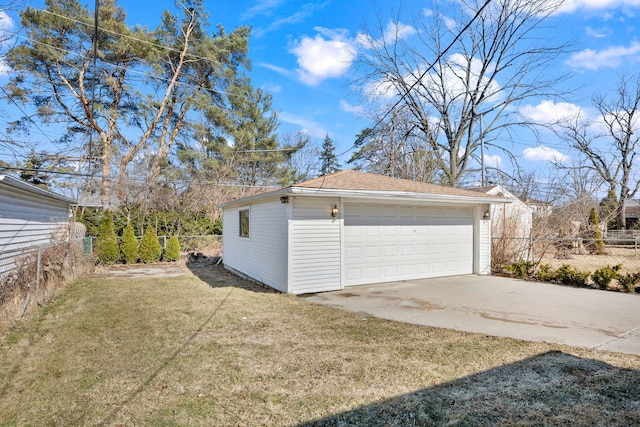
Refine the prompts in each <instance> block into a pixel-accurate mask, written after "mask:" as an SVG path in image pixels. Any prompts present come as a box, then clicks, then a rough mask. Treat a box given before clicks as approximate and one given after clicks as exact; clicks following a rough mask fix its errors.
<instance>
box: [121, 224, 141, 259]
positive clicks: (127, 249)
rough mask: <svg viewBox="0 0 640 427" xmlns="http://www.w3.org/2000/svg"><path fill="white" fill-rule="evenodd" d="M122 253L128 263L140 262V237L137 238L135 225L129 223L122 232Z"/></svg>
mask: <svg viewBox="0 0 640 427" xmlns="http://www.w3.org/2000/svg"><path fill="white" fill-rule="evenodd" d="M120 253H121V254H122V259H123V260H124V262H125V263H126V264H135V263H136V262H138V258H139V256H140V255H139V253H138V239H136V235H135V232H134V231H133V226H132V225H131V224H130V223H129V224H127V226H126V227H125V228H124V231H123V232H122V242H121V243H120Z"/></svg>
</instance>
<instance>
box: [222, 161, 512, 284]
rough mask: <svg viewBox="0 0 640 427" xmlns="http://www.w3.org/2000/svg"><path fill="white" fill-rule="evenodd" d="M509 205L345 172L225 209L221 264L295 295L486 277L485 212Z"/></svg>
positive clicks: (236, 202) (487, 227)
mask: <svg viewBox="0 0 640 427" xmlns="http://www.w3.org/2000/svg"><path fill="white" fill-rule="evenodd" d="M508 202H509V201H508V200H507V199H505V198H503V197H497V196H492V195H487V194H482V193H478V192H475V191H468V190H461V189H458V188H451V187H442V186H438V185H433V184H425V183H420V182H415V181H409V180H404V179H396V178H390V177H386V176H382V175H376V174H369V173H362V172H356V171H352V170H346V171H342V172H338V173H335V174H332V175H327V176H323V177H320V178H316V179H313V180H310V181H305V182H302V183H299V184H295V185H293V186H291V187H287V188H282V189H279V190H274V191H271V192H267V193H263V194H259V195H256V196H251V197H245V198H242V199H238V200H234V201H231V202H228V203H225V204H223V205H221V207H222V208H223V250H224V257H223V262H224V265H225V267H226V268H227V269H229V270H231V271H235V272H236V273H239V274H242V275H244V276H247V277H249V278H251V279H254V280H256V281H259V282H262V283H264V284H266V285H269V286H271V287H273V288H275V289H277V290H279V291H282V292H287V293H293V294H303V293H310V292H321V291H330V290H339V289H344V288H345V287H348V286H354V285H362V284H371V283H381V282H391V281H398V280H411V279H420V278H429V277H443V276H457V275H466V274H489V273H490V266H491V224H490V218H489V212H490V207H491V204H495V203H508Z"/></svg>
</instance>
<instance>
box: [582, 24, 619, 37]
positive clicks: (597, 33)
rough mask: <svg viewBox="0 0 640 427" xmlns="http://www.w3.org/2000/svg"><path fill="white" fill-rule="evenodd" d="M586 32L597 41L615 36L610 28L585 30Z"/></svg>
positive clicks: (589, 28) (588, 28)
mask: <svg viewBox="0 0 640 427" xmlns="http://www.w3.org/2000/svg"><path fill="white" fill-rule="evenodd" d="M585 32H586V33H587V35H588V36H589V37H593V38H596V39H602V38H605V37H609V36H611V35H612V34H613V30H612V29H611V28H610V27H600V28H591V27H587V28H585Z"/></svg>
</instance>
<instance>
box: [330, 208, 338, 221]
mask: <svg viewBox="0 0 640 427" xmlns="http://www.w3.org/2000/svg"><path fill="white" fill-rule="evenodd" d="M331 216H332V217H334V218H336V217H337V216H338V205H333V207H332V208H331Z"/></svg>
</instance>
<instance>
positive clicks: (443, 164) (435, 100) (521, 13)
mask: <svg viewBox="0 0 640 427" xmlns="http://www.w3.org/2000/svg"><path fill="white" fill-rule="evenodd" d="M451 4H452V8H451V9H450V10H438V9H435V10H431V11H429V12H430V13H424V11H423V12H421V13H417V14H416V15H415V16H420V17H421V18H420V19H418V20H417V21H416V22H414V24H413V26H409V25H403V24H401V23H399V22H396V23H394V24H390V25H388V26H387V25H386V24H384V23H382V22H379V24H378V29H377V33H379V34H380V36H379V37H376V36H374V35H373V34H372V33H371V32H368V34H367V35H360V37H359V40H360V41H361V43H362V46H363V52H362V55H360V58H361V60H360V62H359V65H360V70H361V71H362V73H363V74H362V77H361V78H360V79H359V80H358V83H359V84H360V85H362V86H363V87H365V88H367V91H368V94H369V95H370V96H371V97H375V98H377V99H379V100H383V101H387V102H388V103H390V104H395V105H396V106H401V107H402V108H403V109H406V111H407V112H408V114H409V117H410V121H411V124H412V127H411V133H412V134H414V135H417V136H418V137H419V138H420V139H422V140H424V141H426V143H427V144H428V146H429V147H430V149H431V151H432V153H433V154H434V155H435V156H436V166H437V171H438V174H439V177H438V180H439V181H440V182H441V183H442V184H446V185H452V186H457V185H459V183H460V181H461V179H462V178H463V177H464V175H465V173H466V172H467V171H468V170H469V168H470V164H472V159H473V158H474V157H476V158H477V153H476V152H477V151H478V150H479V148H480V147H481V143H482V142H484V143H486V144H488V145H492V144H494V142H493V139H494V138H495V137H497V136H498V135H499V134H503V133H507V134H508V133H509V130H510V129H512V128H513V126H519V125H526V124H527V122H526V121H524V119H523V118H522V117H520V116H519V115H517V113H516V110H517V109H515V108H513V107H514V106H515V105H517V104H519V103H521V102H523V101H525V100H527V99H530V98H533V97H538V96H545V95H548V94H550V93H552V91H554V89H553V88H554V87H555V86H556V83H558V82H559V81H560V80H561V77H556V76H554V75H553V73H551V72H550V71H549V65H551V64H552V63H553V61H554V60H555V59H556V58H557V57H558V55H559V54H561V53H563V52H565V51H566V45H564V44H561V43H558V42H557V41H556V40H550V39H548V38H546V37H545V34H544V30H545V28H544V23H545V19H546V18H548V17H549V16H550V15H551V14H553V13H554V12H555V11H556V10H557V7H558V5H559V4H560V3H559V2H548V1H546V0H497V1H490V2H484V1H475V0H471V1H461V2H453V3H451ZM398 21H399V20H398ZM449 47H450V48H449ZM553 94H554V95H557V93H555V92H553ZM498 148H500V147H498ZM507 154H508V155H510V153H508V152H507Z"/></svg>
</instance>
